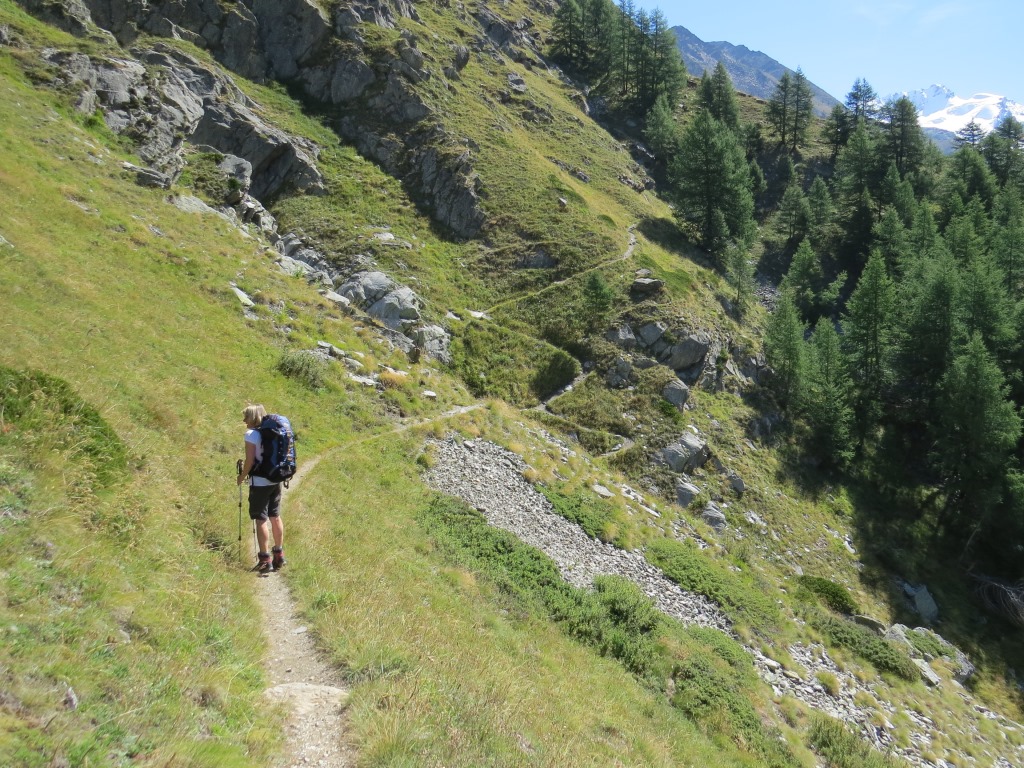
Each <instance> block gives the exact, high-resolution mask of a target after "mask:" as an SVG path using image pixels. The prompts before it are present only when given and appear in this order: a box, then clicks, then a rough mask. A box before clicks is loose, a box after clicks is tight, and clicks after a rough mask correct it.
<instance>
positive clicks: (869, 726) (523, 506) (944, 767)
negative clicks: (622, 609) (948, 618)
mask: <svg viewBox="0 0 1024 768" xmlns="http://www.w3.org/2000/svg"><path fill="white" fill-rule="evenodd" d="M428 446H429V447H430V449H431V450H432V452H433V455H434V459H435V463H434V466H433V467H432V468H431V469H430V470H428V471H427V472H426V474H425V480H426V482H427V483H428V485H430V486H431V487H432V488H434V489H436V490H438V491H441V492H443V493H447V494H450V495H452V496H456V497H458V498H460V499H462V500H463V501H465V502H466V503H468V504H470V505H472V506H474V507H475V508H477V509H478V510H480V511H481V512H482V513H483V514H484V516H485V517H486V518H487V521H488V522H489V523H490V524H491V525H494V526H496V527H499V528H503V529H505V530H507V531H510V532H511V533H514V534H515V535H516V536H518V537H519V538H520V539H521V540H522V541H523V542H525V543H527V544H529V545H531V546H534V547H537V548H538V549H540V550H541V551H543V552H544V553H545V554H546V555H548V556H549V557H550V558H551V559H552V560H554V561H555V563H556V565H557V566H558V568H559V570H560V571H561V572H562V575H563V576H564V577H565V579H566V580H567V581H568V582H570V583H571V584H573V585H574V586H577V587H582V588H588V587H590V586H591V585H592V583H593V579H594V577H595V576H597V575H600V574H608V575H618V576H622V577H624V578H627V579H629V580H630V581H632V582H634V583H635V584H636V585H637V586H639V587H640V589H641V590H643V592H644V593H645V594H647V595H648V596H649V597H650V598H651V599H653V600H654V601H655V604H656V605H657V606H658V608H659V609H660V610H662V611H663V612H664V613H666V614H667V615H669V616H672V617H673V618H676V619H679V620H680V621H682V622H684V623H687V624H698V625H701V626H707V627H713V628H715V629H719V630H721V631H723V632H727V633H730V634H731V633H732V627H731V625H730V623H729V620H728V619H727V618H726V616H725V615H724V614H723V613H722V612H721V610H719V608H718V607H717V606H716V605H715V604H714V603H712V602H711V601H709V600H708V599H707V598H705V597H703V596H701V595H696V594H693V593H691V592H687V591H685V590H683V589H681V588H680V587H679V586H678V585H677V584H675V583H674V582H672V581H670V580H669V579H668V578H666V576H665V575H664V574H663V573H662V572H661V571H660V570H659V569H658V568H656V567H654V566H653V565H651V564H650V563H648V562H647V561H646V560H645V559H644V557H643V554H642V553H639V552H626V551H624V550H621V549H618V548H616V547H614V546H612V545H610V544H604V543H602V542H600V541H598V540H596V539H591V538H590V537H589V536H588V535H587V534H586V533H584V532H583V530H582V529H581V528H580V527H579V526H577V525H576V524H575V523H572V522H569V521H568V520H566V519H565V518H563V517H561V516H560V515H558V514H557V513H556V512H555V511H554V509H553V508H552V506H551V503H550V502H549V501H548V500H547V499H546V498H545V497H544V496H543V495H542V494H541V493H540V492H539V491H537V490H536V489H535V488H534V487H533V486H532V485H531V484H530V483H529V482H528V481H527V480H526V479H525V477H524V474H523V473H524V472H525V470H527V469H528V465H527V464H526V462H524V461H523V460H522V458H520V457H519V456H517V455H516V454H514V453H511V452H510V451H506V450H505V449H504V448H502V447H500V446H498V445H496V444H494V443H491V442H488V441H486V440H482V439H475V440H462V439H461V438H458V437H449V438H448V439H446V440H438V441H430V442H429V443H428ZM558 447H559V449H560V450H562V451H563V454H564V453H565V452H566V451H567V449H566V447H565V446H563V445H561V444H558ZM748 650H749V651H750V653H751V655H752V656H753V659H754V664H755V666H756V668H757V669H758V672H759V673H760V675H761V677H762V678H763V679H764V680H765V682H767V683H768V684H769V685H771V686H772V689H773V691H774V693H775V695H776V696H777V697H782V696H792V697H794V698H796V699H798V700H800V701H802V702H803V703H805V704H807V705H808V706H810V707H813V708H814V709H816V710H819V711H821V712H824V713H825V714H827V715H830V716H832V717H834V718H837V719H839V720H842V721H845V722H846V723H848V724H851V725H855V726H856V727H858V728H859V730H860V731H861V733H862V735H863V736H864V737H865V738H866V739H867V740H868V741H870V742H871V743H872V744H874V745H875V746H876V747H877V748H878V749H880V750H882V751H883V752H890V753H892V754H895V755H898V756H899V757H901V758H903V759H904V760H906V761H907V762H908V763H909V764H911V765H914V766H922V767H924V766H938V767H939V768H953V767H954V766H964V765H977V766H982V765H984V766H999V767H1000V768H1011V767H1012V766H1014V765H1020V764H1021V763H1022V761H1024V751H1022V750H1017V752H1016V754H1014V755H1013V756H1012V758H1011V757H1009V756H1007V755H1006V754H999V753H1005V752H1006V751H1007V750H1008V749H1010V748H1009V746H1008V745H1007V746H1004V745H990V746H991V749H990V750H986V753H985V754H986V757H985V758H984V759H981V760H979V759H975V758H974V757H972V756H970V755H964V754H947V755H946V756H945V758H937V762H932V761H930V760H929V759H927V758H925V757H924V753H926V752H936V751H940V749H941V748H937V747H936V745H934V743H933V742H934V739H935V737H936V736H937V735H939V734H938V733H937V731H936V725H935V723H934V722H933V721H932V720H931V719H930V718H928V717H927V716H926V715H923V714H919V713H917V712H914V711H909V710H903V715H905V716H906V717H907V718H909V721H910V723H911V725H910V727H909V746H900V744H899V743H897V734H896V727H895V726H893V725H892V722H891V721H892V719H893V718H894V716H895V715H896V714H897V711H898V710H897V707H896V706H895V705H894V704H892V703H890V701H889V699H890V698H891V697H890V696H889V695H887V689H888V685H887V684H886V683H885V682H883V681H881V680H878V681H875V682H867V683H862V682H860V681H858V680H857V679H856V678H855V677H854V676H853V675H851V674H849V673H847V672H845V671H844V670H843V669H842V668H841V667H840V666H839V665H838V664H836V663H835V662H834V661H833V660H832V659H831V658H830V657H829V655H828V653H827V652H826V650H825V649H824V648H823V647H821V646H817V645H815V646H806V645H802V644H797V645H794V646H791V647H790V648H789V649H788V650H789V653H790V655H791V656H792V657H793V659H794V660H795V661H796V662H798V664H800V665H801V666H802V667H803V668H804V669H803V670H802V671H800V672H797V671H794V670H784V669H783V668H782V665H780V664H779V663H778V662H776V661H774V660H772V659H769V658H767V657H765V656H764V655H763V654H761V653H760V652H759V651H758V650H756V649H750V648H748ZM819 672H827V673H829V674H831V675H834V676H835V678H836V679H837V680H838V681H839V690H838V691H837V692H836V693H835V694H830V693H828V692H827V691H826V690H825V688H824V686H822V685H821V683H819V682H818V681H817V679H816V677H815V676H816V674H817V673H819ZM944 684H947V685H952V686H956V688H957V691H956V693H957V695H958V696H959V697H960V698H961V700H962V701H963V702H964V703H965V709H966V710H967V711H968V712H970V713H971V715H970V716H968V717H965V718H964V719H963V721H962V723H961V727H960V731H961V734H960V735H961V739H962V740H965V741H970V742H971V743H975V744H978V743H983V742H984V737H983V736H982V734H981V732H980V731H979V729H978V722H979V720H980V719H982V718H984V719H987V720H993V721H996V722H997V723H998V725H999V727H1000V728H1001V729H1002V730H1003V731H1004V734H1009V733H1011V732H1015V733H1016V735H1017V739H1018V740H1020V738H1021V735H1022V733H1024V730H1022V729H1021V727H1020V726H1019V725H1018V724H1016V723H1013V722H1012V721H1009V720H1007V719H1006V718H1003V717H1001V716H999V715H997V714H996V713H993V712H991V711H989V710H988V709H986V708H985V707H982V706H981V705H979V704H977V703H975V702H974V701H973V699H972V698H971V696H970V695H969V694H968V693H967V691H966V690H964V689H963V688H962V687H960V686H959V684H958V683H955V682H952V681H949V682H947V683H944ZM862 691H863V692H866V693H869V694H871V697H873V698H874V699H875V700H876V701H877V702H878V707H879V709H880V710H881V714H882V717H881V718H879V714H880V713H879V712H878V711H876V710H875V709H873V708H867V707H864V706H862V705H861V704H858V703H857V702H856V701H855V697H856V694H857V693H858V692H862ZM879 719H881V721H882V723H881V725H878V724H876V723H877V722H878V721H879ZM953 761H955V762H953Z"/></svg>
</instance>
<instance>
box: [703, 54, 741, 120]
mask: <svg viewBox="0 0 1024 768" xmlns="http://www.w3.org/2000/svg"><path fill="white" fill-rule="evenodd" d="M697 93H698V97H697V103H698V104H699V105H700V106H701V107H702V108H704V109H706V110H707V111H708V112H710V113H711V116H712V117H714V118H715V119H716V120H718V121H719V122H720V123H722V124H724V125H725V126H726V127H728V128H729V129H730V130H733V131H736V130H738V129H739V127H740V111H739V107H738V106H737V104H736V90H735V89H734V88H733V87H732V80H731V79H730V77H729V73H728V71H726V69H725V65H724V64H722V62H718V63H717V64H716V65H715V69H714V73H713V74H711V75H708V72H707V70H704V75H703V76H702V77H701V81H700V89H699V90H698V92H697Z"/></svg>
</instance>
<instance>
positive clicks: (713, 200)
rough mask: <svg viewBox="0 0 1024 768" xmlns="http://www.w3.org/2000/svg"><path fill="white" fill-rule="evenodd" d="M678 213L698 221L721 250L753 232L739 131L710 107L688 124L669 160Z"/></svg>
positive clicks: (708, 244) (707, 241)
mask: <svg viewBox="0 0 1024 768" xmlns="http://www.w3.org/2000/svg"><path fill="white" fill-rule="evenodd" d="M669 180H670V182H671V184H672V191H671V194H672V196H673V197H674V198H675V202H676V205H677V210H678V213H679V215H681V216H682V217H683V218H685V219H687V220H689V221H692V222H694V223H695V224H696V225H697V229H698V231H699V232H700V236H701V241H702V243H703V244H704V247H705V248H707V249H708V250H709V251H711V252H713V253H721V252H722V251H723V250H724V248H725V246H726V244H727V243H728V241H729V240H730V239H732V240H737V241H739V242H747V241H748V240H749V238H750V237H751V236H752V235H753V232H754V230H755V225H754V218H753V217H754V200H753V197H752V196H751V194H750V173H749V169H748V166H747V160H746V157H745V156H744V154H743V150H742V149H741V148H740V145H739V142H738V141H737V140H736V137H735V135H734V134H733V133H732V132H731V131H730V130H729V129H728V128H726V127H725V126H724V125H722V124H721V123H720V122H718V121H717V120H715V119H714V118H713V117H712V116H711V115H710V114H708V112H707V111H706V110H701V112H700V113H699V114H698V115H697V117H696V118H695V119H694V120H693V122H691V123H690V125H689V126H687V128H686V130H685V131H684V133H683V138H682V141H681V143H680V148H679V153H678V154H677V155H676V156H675V157H674V158H673V159H672V162H671V163H670V164H669Z"/></svg>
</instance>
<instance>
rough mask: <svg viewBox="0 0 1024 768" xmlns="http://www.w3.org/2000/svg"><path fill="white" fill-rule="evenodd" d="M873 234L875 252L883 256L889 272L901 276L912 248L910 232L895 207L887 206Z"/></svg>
mask: <svg viewBox="0 0 1024 768" xmlns="http://www.w3.org/2000/svg"><path fill="white" fill-rule="evenodd" d="M872 234H873V236H874V248H875V252H877V253H878V255H880V256H881V257H882V261H883V262H884V263H885V267H886V270H887V271H888V273H889V274H890V275H892V276H894V277H899V276H901V275H902V274H903V267H904V264H905V262H906V261H907V258H908V251H909V249H910V236H909V235H910V233H909V232H907V228H906V227H905V226H903V221H902V220H901V219H900V215H899V213H898V212H897V211H896V209H895V208H892V207H890V208H886V209H885V211H883V212H882V218H881V219H879V220H878V223H877V224H875V226H874V229H873V230H872ZM861 279H863V277H862V278H861Z"/></svg>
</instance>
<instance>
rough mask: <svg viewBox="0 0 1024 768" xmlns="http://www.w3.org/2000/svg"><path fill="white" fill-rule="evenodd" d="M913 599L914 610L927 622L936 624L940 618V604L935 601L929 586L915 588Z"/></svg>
mask: <svg viewBox="0 0 1024 768" xmlns="http://www.w3.org/2000/svg"><path fill="white" fill-rule="evenodd" d="M911 600H912V601H913V603H914V610H916V611H917V613H918V615H919V616H920V617H921V618H922V619H924V622H925V623H926V624H934V623H935V622H936V621H937V620H938V618H939V606H938V605H937V604H936V603H935V598H934V597H932V595H931V592H929V591H928V587H926V586H924V585H922V586H920V587H917V588H915V589H914V591H913V594H912V595H911Z"/></svg>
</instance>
